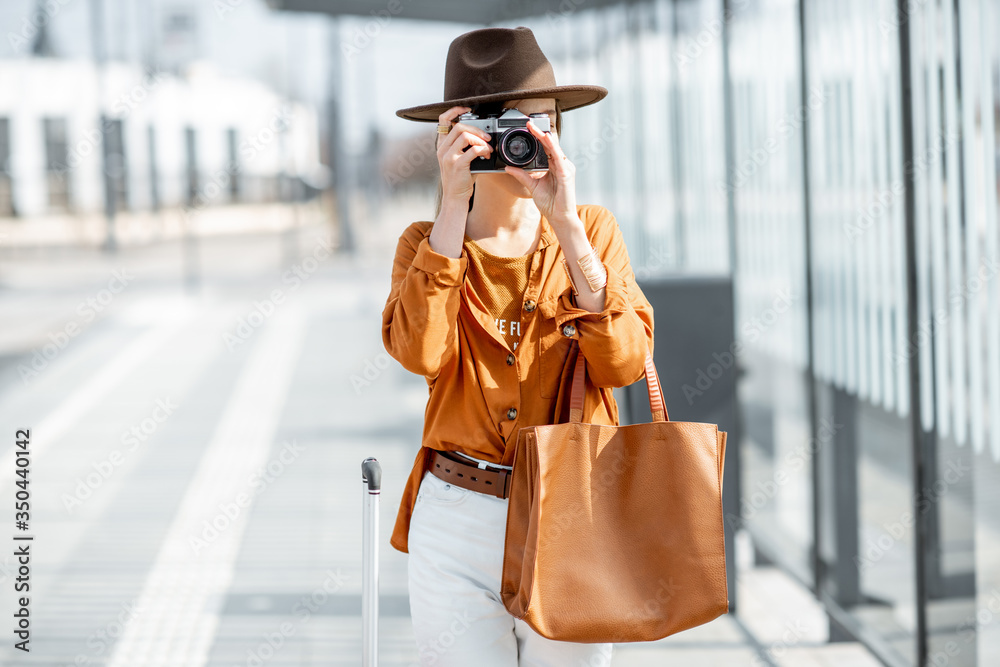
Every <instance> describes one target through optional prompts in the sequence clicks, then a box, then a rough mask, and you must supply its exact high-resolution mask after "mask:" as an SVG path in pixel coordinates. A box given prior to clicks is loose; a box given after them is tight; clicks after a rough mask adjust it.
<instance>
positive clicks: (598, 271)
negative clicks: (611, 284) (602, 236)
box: [576, 244, 608, 292]
mask: <svg viewBox="0 0 1000 667" xmlns="http://www.w3.org/2000/svg"><path fill="white" fill-rule="evenodd" d="M576 261H577V264H579V265H580V270H581V271H583V275H584V277H585V278H586V279H587V283H589V284H590V291H591V292H599V291H600V290H601V288H602V287H604V286H605V285H607V284H608V272H607V271H605V270H604V263H603V262H602V261H601V258H600V256H599V255H598V254H597V248H595V247H594V244H591V245H590V252H589V253H587V254H586V255H584V256H583V257H581V258H580V259H578V260H576Z"/></svg>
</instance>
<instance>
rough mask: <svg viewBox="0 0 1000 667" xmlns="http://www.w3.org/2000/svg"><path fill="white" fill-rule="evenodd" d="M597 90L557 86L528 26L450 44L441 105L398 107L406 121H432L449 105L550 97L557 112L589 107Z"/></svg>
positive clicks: (600, 93)
mask: <svg viewBox="0 0 1000 667" xmlns="http://www.w3.org/2000/svg"><path fill="white" fill-rule="evenodd" d="M607 94H608V91H607V89H606V88H603V87H602V86H557V85H556V77H555V75H554V74H553V73H552V65H551V63H549V60H548V58H546V57H545V54H544V53H542V50H541V49H540V48H539V47H538V42H536V41H535V34H534V33H533V32H531V30H530V29H529V28H525V27H524V26H519V27H517V28H481V29H479V30H473V31H471V32H467V33H465V34H463V35H459V36H458V37H456V38H455V39H454V41H452V43H451V46H450V47H449V48H448V60H447V63H446V65H445V72H444V101H443V102H435V103H434V104H422V105H420V106H416V107H409V108H407V109H400V110H399V111H397V112H396V115H397V116H399V117H400V118H405V119H407V120H417V121H426V122H437V119H438V116H440V115H441V114H442V113H443V112H444V111H447V110H448V109H450V108H451V107H454V106H474V105H476V104H480V103H483V102H501V101H503V100H521V99H527V98H537V97H552V98H554V99H555V100H556V101H557V102H558V104H559V108H560V110H562V111H569V110H570V109H577V108H579V107H582V106H586V105H588V104H593V103H594V102H598V101H600V100H601V99H603V98H604V96H605V95H607Z"/></svg>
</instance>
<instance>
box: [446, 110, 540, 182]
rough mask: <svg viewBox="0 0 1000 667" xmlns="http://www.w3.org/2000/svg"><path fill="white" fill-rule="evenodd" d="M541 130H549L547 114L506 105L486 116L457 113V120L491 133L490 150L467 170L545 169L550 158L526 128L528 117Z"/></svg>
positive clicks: (481, 171) (475, 160)
mask: <svg viewBox="0 0 1000 667" xmlns="http://www.w3.org/2000/svg"><path fill="white" fill-rule="evenodd" d="M529 117H530V118H531V122H532V123H534V125H535V126H536V127H537V128H538V129H539V130H541V131H542V132H548V131H549V115H548V114H544V113H533V114H531V115H530V116H525V115H524V114H523V113H521V112H520V111H518V110H517V109H505V110H504V111H503V113H501V114H499V115H498V114H488V115H487V116H486V117H485V118H480V117H479V116H478V115H476V114H474V113H472V112H469V113H463V114H462V115H461V116H459V117H458V122H460V123H465V124H466V125H471V126H473V127H477V128H479V129H480V130H483V131H484V132H486V133H488V134H490V135H491V137H490V145H491V146H492V147H493V152H492V153H490V155H489V157H477V158H476V159H474V160H473V161H472V162H471V163H470V164H469V170H470V171H472V172H479V173H484V172H485V173H489V172H494V173H504V167H506V166H507V165H510V166H512V167H520V168H521V169H524V170H525V171H548V170H549V160H548V158H547V157H546V156H545V150H544V149H543V148H542V145H541V144H540V143H538V140H537V139H535V136H534V135H533V134H531V130H529V129H528V118H529Z"/></svg>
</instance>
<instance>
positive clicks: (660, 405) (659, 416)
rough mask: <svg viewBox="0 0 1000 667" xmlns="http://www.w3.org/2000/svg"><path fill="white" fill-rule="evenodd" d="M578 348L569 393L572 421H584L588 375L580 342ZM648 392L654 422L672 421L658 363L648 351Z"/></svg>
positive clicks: (577, 342)
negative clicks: (658, 370)
mask: <svg viewBox="0 0 1000 667" xmlns="http://www.w3.org/2000/svg"><path fill="white" fill-rule="evenodd" d="M574 344H575V345H576V348H577V354H576V366H575V367H574V368H573V382H572V386H571V391H570V395H569V420H570V421H571V422H580V421H583V399H584V393H585V392H584V383H585V381H586V375H587V361H586V359H584V357H583V351H582V350H581V349H580V342H579V341H575V343H574ZM645 373H646V392H647V394H648V395H649V410H650V412H651V413H652V415H653V421H654V422H662V421H670V415H669V414H667V406H666V404H665V403H664V402H663V392H661V391H660V378H659V376H658V375H657V374H656V364H654V363H653V355H652V354H650V353H649V350H647V351H646V365H645Z"/></svg>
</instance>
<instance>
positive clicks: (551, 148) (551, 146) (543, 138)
mask: <svg viewBox="0 0 1000 667" xmlns="http://www.w3.org/2000/svg"><path fill="white" fill-rule="evenodd" d="M528 125H529V126H531V132H532V133H533V134H534V135H535V136H536V137H537V138H538V140H539V141H540V142H541V144H542V147H543V148H544V149H545V154H546V155H547V156H548V157H549V159H550V160H552V159H561V158H562V155H563V152H562V148H561V147H560V146H559V142H558V141H557V140H556V138H555V134H554V133H552V132H542V131H541V130H540V129H539V128H538V126H537V125H535V124H534V123H533V122H532V121H530V120H529V121H528Z"/></svg>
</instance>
